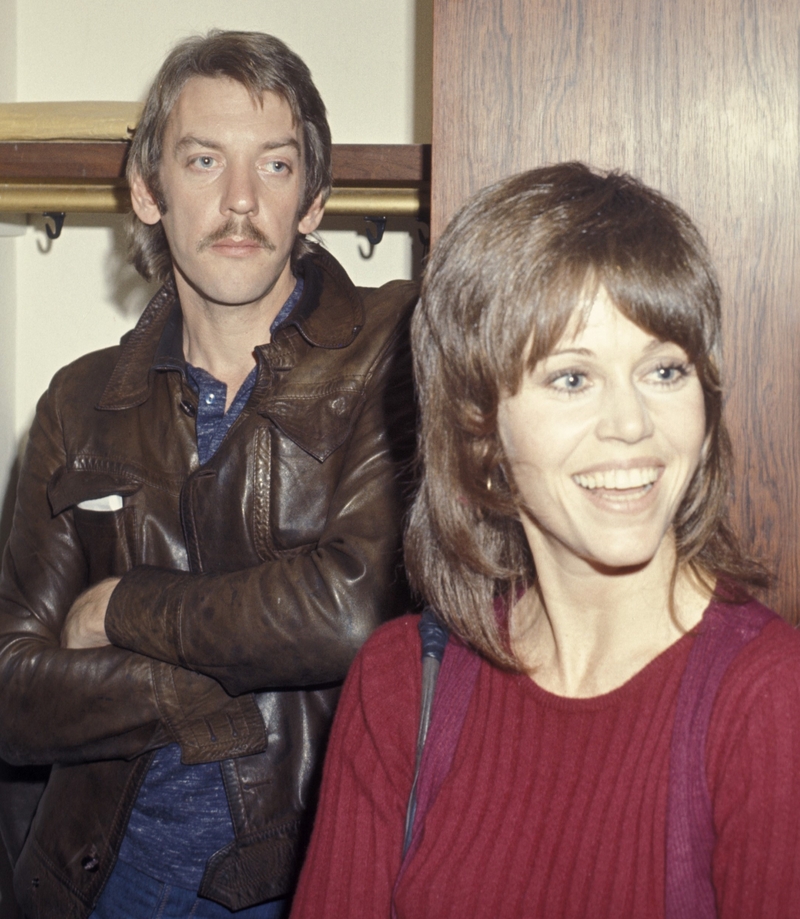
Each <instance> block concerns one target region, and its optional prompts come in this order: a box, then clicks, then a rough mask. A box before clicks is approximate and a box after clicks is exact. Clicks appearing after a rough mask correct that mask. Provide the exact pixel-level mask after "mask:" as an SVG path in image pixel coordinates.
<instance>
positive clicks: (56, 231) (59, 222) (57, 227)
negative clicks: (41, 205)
mask: <svg viewBox="0 0 800 919" xmlns="http://www.w3.org/2000/svg"><path fill="white" fill-rule="evenodd" d="M42 216H43V217H45V218H49V219H50V220H52V221H53V228H52V229H51V228H50V224H49V223H47V221H46V220H45V225H44V228H45V230H46V231H47V238H48V239H58V237H59V236H61V228H62V227H63V226H64V219H65V218H66V216H67V215H66V214H64V213H59V212H57V211H45V212H44V214H42Z"/></svg>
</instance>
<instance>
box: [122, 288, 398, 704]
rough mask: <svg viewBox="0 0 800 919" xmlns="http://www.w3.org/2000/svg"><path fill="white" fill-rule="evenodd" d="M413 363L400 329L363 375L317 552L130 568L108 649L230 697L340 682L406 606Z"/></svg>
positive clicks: (310, 548) (314, 546)
mask: <svg viewBox="0 0 800 919" xmlns="http://www.w3.org/2000/svg"><path fill="white" fill-rule="evenodd" d="M412 302H413V301H412ZM407 312H408V310H406V313H407ZM409 365H410V359H409V352H408V348H407V341H406V335H405V329H404V328H403V327H401V328H400V329H399V330H398V329H395V332H394V334H393V336H392V339H391V340H389V341H387V342H386V343H385V345H384V347H383V349H382V351H381V353H380V354H379V355H378V356H377V358H376V359H375V361H374V362H373V365H372V366H371V367H370V368H369V372H368V380H367V384H366V387H365V398H364V401H363V404H362V405H361V408H360V411H359V412H358V414H357V417H356V420H355V423H354V426H353V429H352V432H351V434H350V436H349V439H348V440H347V442H346V443H344V444H343V446H342V447H340V449H341V450H344V451H346V453H345V457H344V460H343V462H342V465H341V469H340V472H339V473H338V478H337V482H336V485H335V489H334V490H333V494H332V499H331V501H330V504H329V507H328V511H327V518H326V522H325V525H324V528H323V530H322V533H321V535H320V537H319V538H318V539H317V540H316V541H315V542H314V543H313V544H312V545H307V546H303V547H302V548H301V549H300V550H299V551H297V552H286V553H283V554H282V555H281V556H279V557H274V558H269V559H267V560H265V561H263V562H262V563H261V564H258V565H255V566H251V567H248V568H243V569H241V570H233V571H225V572H223V573H183V572H176V571H168V570H164V569H157V568H148V567H139V568H135V569H133V570H132V571H131V572H130V573H129V574H127V575H125V577H123V579H122V581H121V582H120V584H119V585H118V587H117V588H116V590H115V591H114V593H113V595H112V597H111V601H110V604H109V609H108V614H107V617H106V630H107V632H108V635H109V638H110V639H111V641H113V642H114V644H115V645H117V646H118V647H120V648H125V649H127V650H128V651H133V652H138V653H140V654H142V655H145V656H146V657H147V658H151V659H154V660H158V661H163V662H165V663H168V664H172V665H177V666H180V667H184V668H188V669H190V670H192V671H196V672H198V673H203V674H207V675H208V676H211V677H213V678H214V679H215V680H217V681H218V682H219V683H220V684H221V685H222V686H224V687H225V689H226V690H227V691H228V692H229V693H231V694H233V695H238V694H240V693H246V692H250V691H255V690H265V689H270V690H274V689H285V688H294V689H297V688H307V687H312V686H320V685H324V684H329V683H332V682H337V681H341V680H342V679H343V678H344V676H345V674H346V672H347V669H348V667H349V666H350V664H351V662H352V660H353V658H354V656H355V654H356V652H357V650H358V649H359V648H360V646H361V645H362V644H363V642H364V640H365V639H366V638H367V636H368V635H369V634H370V633H371V632H372V630H373V629H374V628H375V626H376V625H378V624H379V622H381V621H383V620H384V619H385V618H388V617H389V616H390V615H391V614H392V613H394V612H395V611H396V609H395V606H396V597H398V596H402V597H403V598H405V597H406V594H405V591H404V589H403V585H404V581H403V578H402V575H400V573H399V572H400V557H399V529H400V520H401V516H402V494H401V491H402V483H401V481H400V473H399V470H401V469H403V462H402V461H400V459H399V457H400V456H403V455H404V459H405V462H406V471H407V465H408V455H409V453H410V449H409V447H410V446H412V447H413V412H414V399H413V394H412V392H411V385H410V380H411V374H410V366H409ZM311 487H313V486H311V485H310V486H309V488H311ZM184 525H185V526H186V522H185V523H184ZM401 602H402V601H401Z"/></svg>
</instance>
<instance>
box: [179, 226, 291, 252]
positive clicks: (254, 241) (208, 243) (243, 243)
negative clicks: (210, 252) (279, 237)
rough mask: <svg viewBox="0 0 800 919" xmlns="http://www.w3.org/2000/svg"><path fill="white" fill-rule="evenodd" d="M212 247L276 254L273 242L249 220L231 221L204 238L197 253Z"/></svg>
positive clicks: (198, 245)
mask: <svg viewBox="0 0 800 919" xmlns="http://www.w3.org/2000/svg"><path fill="white" fill-rule="evenodd" d="M212 246H215V247H224V248H228V249H255V248H258V249H266V250H267V252H274V251H275V246H274V245H273V243H272V241H271V240H270V239H269V237H267V236H266V235H265V234H264V233H262V232H261V230H259V229H258V228H257V227H255V226H253V224H252V223H251V222H250V220H249V219H247V220H242V221H238V222H237V221H235V220H233V218H231V219H229V220H228V221H227V222H226V223H225V225H224V226H221V227H220V228H219V229H218V230H216V231H215V232H213V233H210V234H209V235H208V236H206V237H204V238H203V239H201V240H200V242H199V243H198V244H197V251H198V252H202V251H203V250H204V249H209V248H211V247H212Z"/></svg>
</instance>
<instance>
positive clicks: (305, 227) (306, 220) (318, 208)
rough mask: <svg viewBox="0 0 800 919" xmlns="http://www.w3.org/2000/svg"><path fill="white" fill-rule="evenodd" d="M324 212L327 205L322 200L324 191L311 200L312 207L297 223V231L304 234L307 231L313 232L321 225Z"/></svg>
mask: <svg viewBox="0 0 800 919" xmlns="http://www.w3.org/2000/svg"><path fill="white" fill-rule="evenodd" d="M324 213H325V205H324V204H323V202H322V192H320V193H319V194H318V195H317V197H316V198H314V200H313V201H312V202H311V207H309V209H308V210H307V211H306V213H305V215H304V216H303V217H301V218H300V222H299V223H298V225H297V232H298V233H302V234H303V235H304V236H305V235H306V234H307V233H313V232H314V230H316V229H317V227H318V226H319V224H320V221H321V220H322V215H323V214H324Z"/></svg>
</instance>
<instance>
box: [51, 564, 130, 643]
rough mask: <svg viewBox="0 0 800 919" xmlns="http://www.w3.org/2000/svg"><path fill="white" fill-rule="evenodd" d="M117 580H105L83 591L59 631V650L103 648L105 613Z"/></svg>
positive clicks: (106, 640) (104, 641)
mask: <svg viewBox="0 0 800 919" xmlns="http://www.w3.org/2000/svg"><path fill="white" fill-rule="evenodd" d="M119 582H120V579H119V578H108V579H107V580H105V581H100V582H99V583H97V584H95V585H94V586H93V587H90V588H89V589H88V590H85V591H84V592H83V593H82V594H81V595H80V596H79V597H78V599H77V600H76V601H75V602H74V603H73V604H72V607H71V609H70V611H69V612H68V613H67V618H66V619H65V620H64V628H63V629H62V630H61V647H62V648H73V649H74V648H102V647H103V646H104V645H109V644H111V642H110V641H109V640H108V636H107V635H106V610H107V609H108V601H109V600H110V599H111V593H112V591H113V590H114V588H115V587H116V586H117V584H119Z"/></svg>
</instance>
